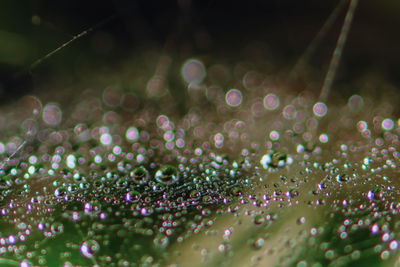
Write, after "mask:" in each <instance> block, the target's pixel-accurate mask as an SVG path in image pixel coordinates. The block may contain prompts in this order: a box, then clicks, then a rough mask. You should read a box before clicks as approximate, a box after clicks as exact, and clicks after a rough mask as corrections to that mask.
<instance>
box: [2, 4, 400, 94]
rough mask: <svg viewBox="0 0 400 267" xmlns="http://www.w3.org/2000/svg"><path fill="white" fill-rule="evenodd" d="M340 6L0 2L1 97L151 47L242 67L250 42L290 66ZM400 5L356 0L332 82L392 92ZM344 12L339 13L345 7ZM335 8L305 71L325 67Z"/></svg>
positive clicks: (332, 37)
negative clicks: (363, 83) (366, 79)
mask: <svg viewBox="0 0 400 267" xmlns="http://www.w3.org/2000/svg"><path fill="white" fill-rule="evenodd" d="M338 2H339V1H331V0H324V1H320V0H319V1H318V0H310V1H299V0H292V1H290V0H274V1H272V0H270V1H268V0H264V1H218V0H203V1H189V0H180V1H153V0H142V1H133V0H132V1H131V0H120V1H118V0H114V1H113V0H109V1H76V0H69V1H67V0H51V1H50V0H36V1H27V0H3V1H1V2H0V100H10V99H14V98H17V97H18V96H19V95H22V94H25V93H27V92H29V91H32V90H34V89H35V86H37V84H38V83H40V82H43V81H46V79H47V77H51V76H52V75H57V74H59V73H65V72H67V73H68V72H71V73H76V72H77V71H79V69H80V68H88V67H89V68H94V69H95V68H96V66H98V64H103V65H104V64H105V65H107V64H108V65H110V66H113V65H114V64H118V62H121V61H123V60H124V59H125V58H127V55H130V54H132V53H140V51H142V50H143V49H148V48H149V47H154V48H155V49H164V50H165V51H167V52H168V53H170V54H171V55H172V56H176V57H179V56H190V55H195V54H209V55H212V56H215V57H217V58H220V59H230V58H232V59H233V60H241V58H242V57H245V56H246V57H248V55H245V54H244V53H243V51H246V50H245V49H244V48H245V47H246V46H248V45H249V44H262V45H260V46H261V48H260V49H259V50H263V53H261V54H260V53H258V54H257V53H256V55H254V58H255V60H259V61H264V62H267V61H269V62H273V64H275V65H276V66H282V68H288V69H290V67H291V66H293V64H294V63H295V62H296V60H297V59H298V58H299V57H300V56H301V54H302V53H303V52H304V50H305V49H306V47H307V45H308V44H309V43H310V41H311V40H312V39H313V38H314V37H315V35H316V33H317V32H318V30H319V29H320V27H321V26H322V25H323V23H324V22H325V20H326V19H327V18H328V16H329V14H330V13H331V12H332V10H333V9H334V7H335V6H336V5H337V3H338ZM399 3H400V2H399V1H395V0H393V1H389V0H384V1H376V0H364V1H360V3H359V5H358V8H357V10H356V14H355V17H354V22H353V26H352V29H351V32H350V35H349V38H348V43H347V44H346V47H345V50H344V54H343V57H342V62H341V65H340V70H339V73H338V77H337V80H338V82H349V81H352V80H354V79H356V78H357V77H359V76H362V75H365V73H367V72H368V73H370V72H376V73H380V75H383V76H384V77H385V79H387V80H389V81H390V82H392V83H393V84H395V85H396V86H398V85H399V80H400V78H399V75H398V72H397V70H398V69H400V66H399V65H400V63H399V62H400V51H399V47H400V37H399V27H400V16H398V14H399V10H400V4H399ZM346 8H347V7H345V9H346ZM344 15H345V10H342V12H341V13H340V15H339V17H338V20H337V21H336V23H335V24H334V26H333V28H332V29H331V30H330V32H329V33H328V34H327V36H326V37H325V38H324V39H323V42H322V43H321V44H320V46H319V47H318V49H317V50H316V51H315V52H314V54H313V57H312V58H311V60H310V62H309V63H310V65H312V66H314V67H315V68H316V69H320V70H321V73H324V71H325V70H326V67H327V64H328V63H329V59H330V56H331V53H332V51H333V48H334V45H335V42H336V39H337V35H338V32H339V30H340V26H341V23H342V21H343V18H344ZM91 27H93V31H91V32H90V33H89V34H87V35H85V36H83V37H82V38H80V39H79V40H76V41H75V42H73V43H71V44H70V45H69V46H68V47H66V48H64V49H62V50H61V51H60V52H58V53H57V54H55V55H54V56H52V57H50V58H48V59H45V60H44V61H43V62H42V63H41V64H39V65H38V66H37V67H35V68H33V69H32V68H30V67H29V66H30V65H31V64H32V63H33V62H35V61H36V60H38V59H40V58H42V57H43V56H44V55H46V54H47V53H49V52H50V51H52V50H54V49H56V48H57V47H59V46H60V45H61V44H63V43H65V42H67V41H69V40H71V39H72V38H73V36H75V35H77V34H79V33H81V32H82V31H84V30H88V29H90V28H91Z"/></svg>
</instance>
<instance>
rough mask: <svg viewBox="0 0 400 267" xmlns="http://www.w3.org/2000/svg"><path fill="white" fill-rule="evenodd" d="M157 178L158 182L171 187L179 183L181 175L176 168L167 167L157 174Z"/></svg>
mask: <svg viewBox="0 0 400 267" xmlns="http://www.w3.org/2000/svg"><path fill="white" fill-rule="evenodd" d="M155 178H156V180H157V181H158V182H160V183H162V184H166V185H169V184H173V183H175V182H176V181H178V179H179V174H178V171H177V170H176V168H175V167H173V166H171V165H165V166H163V167H161V168H160V169H159V170H158V171H157V172H156V175H155Z"/></svg>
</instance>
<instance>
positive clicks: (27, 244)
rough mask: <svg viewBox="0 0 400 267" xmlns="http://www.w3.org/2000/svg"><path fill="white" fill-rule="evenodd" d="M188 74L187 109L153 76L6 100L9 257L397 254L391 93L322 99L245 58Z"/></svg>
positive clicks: (303, 259)
mask: <svg viewBox="0 0 400 267" xmlns="http://www.w3.org/2000/svg"><path fill="white" fill-rule="evenodd" d="M148 68H149V69H150V66H149V67H148ZM143 71H146V69H145V70H143ZM137 72H138V74H137V75H138V76H140V75H141V70H140V69H138V70H137ZM149 73H150V71H149ZM181 76H182V80H183V82H184V83H185V86H187V92H186V93H187V99H185V102H186V105H187V107H188V109H187V110H186V111H185V113H184V114H183V115H180V113H179V112H178V111H177V110H178V107H177V101H175V100H176V98H177V96H176V95H174V94H173V91H171V90H170V88H167V86H166V84H165V83H162V82H160V81H158V80H157V81H158V82H157V81H155V79H156V77H149V80H148V81H137V80H135V79H133V78H132V79H133V80H134V81H133V82H132V85H131V86H127V87H126V88H124V87H106V89H104V90H103V89H99V90H95V89H88V90H84V91H83V92H82V94H81V95H80V96H78V97H76V98H74V99H73V101H71V102H70V103H68V105H66V104H63V103H62V101H61V100H59V101H60V102H59V103H57V102H55V101H56V100H57V99H51V101H49V102H48V103H46V101H47V100H46V96H41V95H37V96H27V97H24V98H23V99H22V100H21V101H20V103H19V106H18V108H17V109H15V107H13V108H12V109H7V108H4V109H3V110H2V113H3V114H4V116H2V118H3V117H4V118H9V120H8V121H7V120H6V119H4V120H2V121H0V128H1V130H2V131H3V132H4V137H3V139H2V140H3V142H2V143H0V153H2V155H3V161H2V162H3V163H2V169H1V171H0V178H1V180H0V183H1V184H0V190H1V196H0V198H1V207H0V208H1V210H0V216H1V218H2V220H1V223H0V225H1V235H0V257H1V260H2V261H3V262H5V263H7V264H11V265H13V264H14V265H21V266H33V265H40V266H47V265H54V264H55V265H57V264H58V265H60V264H64V265H65V266H75V265H95V264H98V265H101V266H135V265H146V264H147V265H152V264H157V263H159V264H166V263H186V264H187V263H190V262H191V261H193V260H196V261H198V262H203V263H205V264H210V263H211V264H219V263H222V262H225V263H229V262H230V263H235V264H237V265H248V264H249V262H251V263H252V264H254V265H257V264H263V263H265V262H276V264H297V265H298V266H305V265H307V264H320V265H326V264H329V263H337V264H350V263H351V262H355V261H358V262H368V261H370V260H375V261H381V260H396V259H395V258H394V256H393V255H396V253H397V250H398V246H399V244H398V241H397V237H396V235H397V234H398V228H399V225H398V224H397V223H396V220H397V218H398V216H399V215H398V214H399V212H400V204H399V203H400V202H399V201H400V199H399V193H400V191H399V189H398V183H397V182H396V177H397V175H398V169H397V164H398V161H399V156H400V154H399V153H400V152H398V148H399V141H398V135H399V134H400V128H399V126H398V122H397V121H396V119H395V118H394V117H393V116H392V114H393V113H392V112H393V111H392V110H393V108H392V105H391V104H390V102H385V103H386V104H382V105H380V106H379V105H378V106H376V105H377V104H376V103H375V102H374V101H373V99H372V98H370V97H368V96H366V97H362V96H360V95H353V96H351V97H350V98H349V99H348V101H346V102H345V101H343V102H341V103H340V101H339V103H332V104H330V103H329V102H328V103H324V102H320V101H318V100H317V99H316V98H315V97H314V96H313V95H312V94H311V93H310V91H309V90H304V91H303V92H301V93H298V92H296V90H293V89H292V88H286V87H285V86H283V85H281V84H280V83H279V81H277V80H275V79H274V78H271V77H268V76H265V75H263V74H262V72H259V71H254V70H249V68H248V66H247V65H243V63H238V64H237V65H235V66H233V67H228V66H227V65H224V64H219V63H218V64H214V65H210V66H207V67H206V66H205V64H204V63H203V62H202V61H201V60H200V59H188V60H186V61H184V63H183V64H182V67H181ZM137 87H139V88H146V90H138V89H135V88H137ZM157 92H158V93H157ZM160 92H162V93H160ZM387 101H390V99H388V100H387ZM328 106H329V109H328ZM370 109H371V110H372V112H370V113H368V114H365V111H366V110H370ZM10 110H11V111H10ZM15 110H17V111H18V114H16V113H15V112H14V111H15ZM9 121H11V123H9ZM6 124H7V129H6ZM21 128H22V132H23V134H22V135H21V134H19V129H21ZM24 141H25V142H26V143H24ZM19 147H21V148H20V149H19ZM15 152H16V153H15ZM13 153H15V155H13ZM243 240H245V242H244V241H243ZM246 244H247V245H246ZM243 246H244V247H243Z"/></svg>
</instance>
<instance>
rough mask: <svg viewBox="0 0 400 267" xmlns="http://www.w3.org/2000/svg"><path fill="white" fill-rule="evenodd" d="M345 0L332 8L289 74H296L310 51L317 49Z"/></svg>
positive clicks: (309, 54)
mask: <svg viewBox="0 0 400 267" xmlns="http://www.w3.org/2000/svg"><path fill="white" fill-rule="evenodd" d="M345 3H346V0H342V1H340V2H339V3H338V4H337V5H336V7H335V8H334V10H333V11H332V12H331V14H330V15H329V17H328V18H327V19H326V21H325V23H324V25H322V27H321V29H320V30H319V31H318V33H317V35H316V36H315V37H314V39H313V40H312V41H311V43H310V44H309V45H308V47H307V49H306V51H305V52H304V53H303V55H301V56H300V58H299V60H298V61H297V62H296V65H295V66H294V67H293V70H292V71H291V74H290V76H291V77H292V76H293V75H296V73H297V72H298V70H299V69H300V68H301V67H302V66H304V64H306V63H307V61H308V60H309V58H310V57H311V55H312V53H313V52H314V51H315V50H316V49H317V47H318V45H319V44H320V42H321V40H322V39H323V38H324V36H326V34H327V33H328V31H329V30H330V28H331V27H332V25H333V24H334V22H335V21H336V19H337V17H338V16H339V14H340V12H341V11H342V9H343V7H344V4H345Z"/></svg>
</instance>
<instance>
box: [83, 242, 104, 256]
mask: <svg viewBox="0 0 400 267" xmlns="http://www.w3.org/2000/svg"><path fill="white" fill-rule="evenodd" d="M99 250H100V245H99V243H98V242H97V241H96V240H87V241H85V242H83V243H82V245H81V253H82V255H83V256H85V257H86V258H89V259H91V258H93V257H94V256H95V255H96V253H97V252H98V251H99Z"/></svg>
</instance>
